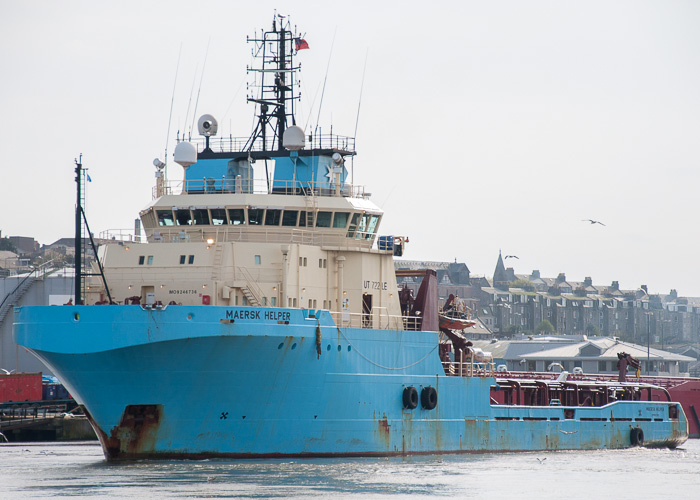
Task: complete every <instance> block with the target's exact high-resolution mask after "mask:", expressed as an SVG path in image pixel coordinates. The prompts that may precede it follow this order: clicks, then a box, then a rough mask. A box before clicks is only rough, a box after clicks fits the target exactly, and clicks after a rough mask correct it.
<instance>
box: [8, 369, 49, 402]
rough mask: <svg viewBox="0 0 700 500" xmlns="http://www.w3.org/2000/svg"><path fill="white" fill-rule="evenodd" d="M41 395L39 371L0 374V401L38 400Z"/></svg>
mask: <svg viewBox="0 0 700 500" xmlns="http://www.w3.org/2000/svg"><path fill="white" fill-rule="evenodd" d="M41 397H42V394H41V373H10V374H1V375H0V403H11V402H17V401H38V400H40V399H41Z"/></svg>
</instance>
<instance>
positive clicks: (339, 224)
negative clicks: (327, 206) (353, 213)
mask: <svg viewBox="0 0 700 500" xmlns="http://www.w3.org/2000/svg"><path fill="white" fill-rule="evenodd" d="M349 218H350V212H336V213H335V215H334V216H333V227H334V228H338V229H344V228H345V226H347V225H348V219H349Z"/></svg>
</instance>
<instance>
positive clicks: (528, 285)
mask: <svg viewBox="0 0 700 500" xmlns="http://www.w3.org/2000/svg"><path fill="white" fill-rule="evenodd" d="M508 288H520V289H521V290H525V291H526V292H536V291H537V288H535V285H534V283H533V282H532V281H530V280H524V279H519V280H515V281H511V282H510V283H508Z"/></svg>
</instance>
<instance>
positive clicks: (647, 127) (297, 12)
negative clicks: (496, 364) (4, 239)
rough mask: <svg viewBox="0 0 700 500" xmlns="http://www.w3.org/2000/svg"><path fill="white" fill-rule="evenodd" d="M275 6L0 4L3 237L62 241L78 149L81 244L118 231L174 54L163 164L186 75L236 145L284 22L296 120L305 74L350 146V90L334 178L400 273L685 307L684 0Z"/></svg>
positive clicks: (687, 108)
mask: <svg viewBox="0 0 700 500" xmlns="http://www.w3.org/2000/svg"><path fill="white" fill-rule="evenodd" d="M287 5H290V3H289V2H268V1H258V2H233V1H217V0H209V1H207V2H191V1H189V2H185V1H168V2H149V1H144V0H139V1H134V2H130V1H120V2H94V1H86V2H76V1H62V2H58V1H43V2H37V1H24V2H18V1H16V0H0V71H1V76H0V116H1V118H2V119H0V144H1V145H2V158H1V160H0V161H1V165H2V166H1V169H2V170H1V173H2V175H1V176H0V230H2V234H3V236H10V235H22V236H33V237H35V238H36V239H37V240H38V241H39V242H40V243H51V242H52V241H54V240H56V239H58V238H60V237H69V236H71V235H72V233H73V220H74V219H73V217H74V206H75V201H74V199H75V183H74V181H73V168H74V165H73V159H74V158H76V157H77V156H78V155H79V154H81V153H82V154H83V163H84V166H85V167H88V168H89V172H90V176H91V178H92V180H93V182H92V183H90V184H89V192H88V205H87V213H88V220H89V223H90V227H91V229H92V230H93V232H94V233H96V234H97V233H99V232H100V231H103V230H106V229H116V228H125V229H128V228H131V227H133V219H134V218H135V217H137V216H138V211H139V210H140V209H142V208H143V207H144V206H145V205H146V204H147V203H148V202H149V201H150V199H151V188H152V186H153V185H154V174H153V171H154V169H153V165H152V161H153V159H154V158H155V157H160V158H163V155H164V150H165V147H166V139H167V137H168V134H167V128H168V119H169V116H170V104H171V99H172V97H173V86H174V84H175V76H176V67H177V63H178V54H179V53H180V50H181V57H180V66H179V71H178V72H177V83H176V91H175V100H174V111H173V115H172V126H171V131H170V142H169V154H170V155H172V150H173V149H174V145H175V141H174V138H175V134H176V132H177V130H187V129H189V127H190V125H191V122H192V116H191V115H192V111H191V109H192V108H193V107H194V102H193V103H192V104H191V107H190V116H186V113H187V109H188V103H189V100H190V96H191V95H192V89H193V83H194V97H193V101H194V99H196V97H197V89H198V88H199V81H200V78H202V84H201V93H200V96H199V103H198V108H197V115H201V114H203V113H211V114H213V115H214V116H216V117H217V118H218V119H219V123H220V129H221V131H222V132H223V133H224V134H226V135H228V134H229V133H230V134H233V135H234V136H247V135H248V134H249V133H250V130H251V124H252V116H253V115H252V113H253V108H252V107H250V106H248V105H247V104H246V103H245V95H246V90H245V84H244V83H243V82H244V81H245V77H246V75H245V67H246V65H247V64H249V63H250V50H251V47H250V45H248V44H246V43H245V39H246V35H252V34H253V33H254V32H255V31H256V30H257V31H259V30H260V29H261V28H268V27H269V26H270V25H271V20H272V16H273V12H274V9H275V8H278V9H283V8H284V9H286V10H280V11H279V12H280V13H282V14H289V15H291V19H292V23H293V24H295V25H297V26H298V28H299V30H300V31H301V32H302V33H305V38H306V40H307V41H308V43H309V45H310V47H311V48H310V50H306V51H302V52H301V53H300V54H299V57H298V59H299V61H301V64H302V74H301V78H302V82H303V86H302V93H303V96H302V99H303V100H304V103H303V105H302V106H300V108H299V113H298V116H297V118H298V121H299V122H300V124H301V125H302V126H307V128H309V127H313V126H315V123H316V117H317V116H318V105H319V102H320V88H321V85H322V83H323V80H324V77H325V75H326V71H327V74H328V81H327V85H326V91H325V95H324V98H323V106H322V109H321V113H320V125H321V127H322V128H323V129H324V131H328V130H329V128H330V126H331V125H332V126H333V131H334V132H335V133H338V134H341V135H353V133H354V129H355V125H356V116H357V110H358V103H359V98H360V89H361V87H362V100H361V107H360V119H359V124H358V131H357V150H358V157H357V158H356V160H355V162H354V171H355V181H356V183H359V184H363V185H366V186H367V189H368V190H369V191H370V192H372V193H373V200H374V201H375V202H376V203H377V204H378V205H380V206H381V207H382V208H383V209H385V210H386V216H385V218H384V221H383V223H382V227H381V231H380V232H381V233H382V234H395V235H407V236H409V237H410V244H409V245H408V248H407V251H406V254H405V256H404V257H405V258H407V259H419V260H449V261H453V260H454V259H457V260H458V261H460V262H465V263H466V264H467V265H468V266H469V269H470V270H471V272H472V274H474V275H486V276H491V275H492V274H493V270H494V268H495V264H496V260H497V257H498V252H499V249H501V250H502V251H503V254H504V255H506V254H510V255H517V256H518V257H519V259H517V260H516V259H511V260H508V262H507V264H508V265H509V266H510V265H512V266H514V267H515V271H516V272H517V273H523V274H524V273H530V272H531V271H532V270H533V269H539V270H540V271H541V273H542V276H549V277H555V276H556V275H557V274H559V273H562V272H563V273H566V276H567V278H568V279H570V280H576V281H580V280H583V278H584V277H586V276H591V277H592V278H593V281H594V283H596V284H601V285H609V284H610V282H611V281H612V280H616V281H619V282H620V285H621V286H622V288H637V287H639V286H640V285H641V284H647V285H648V286H649V289H650V291H651V292H655V293H668V292H669V290H670V289H671V288H675V289H677V290H678V292H679V294H681V295H689V296H700V269H699V266H698V263H697V258H698V255H700V236H699V234H698V214H699V213H700V212H699V210H698V195H697V192H698V189H700V182H699V181H700V168H699V167H700V165H699V161H698V159H699V151H698V150H699V146H700V141H699V138H700V91H698V89H700V30H699V29H698V26H700V2H696V1H673V0H665V1H653V2H652V1H640V0H632V1H595V0H593V1H586V2H562V1H529V2H526V1H479V2H473V1H465V0H460V1H454V2H440V1H437V2H425V1H424V0H421V1H400V2H398V1H397V2H376V1H364V0H356V1H353V2H328V1H315V0H313V1H311V0H305V1H303V2H296V3H295V5H294V7H286V6H287ZM207 45H209V50H208V53H207ZM331 48H332V51H331ZM207 54H208V55H207ZM205 55H206V67H205V70H204V74H203V77H202V67H203V65H204V61H205ZM329 58H330V63H329ZM365 60H366V61H367V63H366V76H365V79H364V86H362V73H363V68H364V66H365ZM242 83H243V85H242ZM312 103H313V105H312ZM307 123H309V124H308V125H307ZM169 169H170V170H169V175H170V177H171V178H177V177H181V176H182V169H181V168H180V167H179V166H178V165H176V164H174V163H172V160H170V161H169ZM583 219H594V220H598V221H602V222H604V223H605V226H601V225H598V224H596V225H592V224H590V223H588V222H584V221H583Z"/></svg>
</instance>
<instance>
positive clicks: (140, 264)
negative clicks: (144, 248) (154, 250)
mask: <svg viewBox="0 0 700 500" xmlns="http://www.w3.org/2000/svg"><path fill="white" fill-rule="evenodd" d="M145 261H146V257H145V256H143V255H139V266H142V265H143V263H144V262H145Z"/></svg>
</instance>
